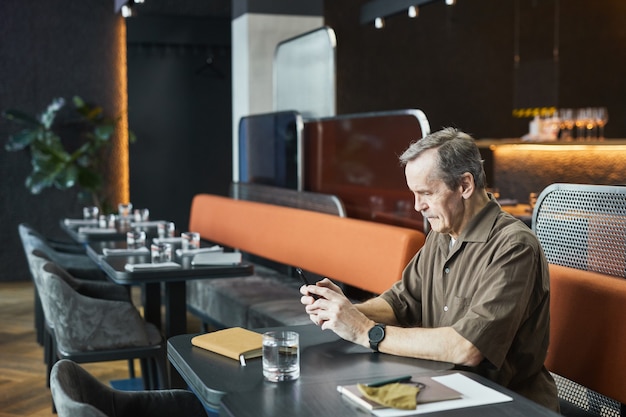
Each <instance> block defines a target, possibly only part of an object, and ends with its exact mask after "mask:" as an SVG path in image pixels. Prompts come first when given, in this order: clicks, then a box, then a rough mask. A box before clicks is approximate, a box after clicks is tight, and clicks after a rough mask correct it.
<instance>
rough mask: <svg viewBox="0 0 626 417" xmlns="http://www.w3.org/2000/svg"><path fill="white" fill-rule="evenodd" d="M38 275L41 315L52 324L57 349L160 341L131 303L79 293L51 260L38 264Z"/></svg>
mask: <svg viewBox="0 0 626 417" xmlns="http://www.w3.org/2000/svg"><path fill="white" fill-rule="evenodd" d="M38 277H39V280H40V283H41V287H38V290H39V296H40V297H41V300H42V307H43V310H44V316H45V317H46V320H47V321H48V322H50V323H51V324H52V326H53V327H54V333H55V340H56V343H57V347H58V350H59V351H62V352H66V353H68V354H69V353H75V352H87V351H96V350H107V349H121V348H126V347H134V346H137V347H139V346H148V345H151V344H156V343H158V342H159V341H158V340H154V339H155V338H154V337H152V335H150V334H148V330H147V328H146V325H145V322H144V321H143V319H142V318H141V316H140V315H139V312H138V311H137V309H136V308H135V307H134V306H133V305H132V304H131V303H130V302H127V301H117V300H105V299H100V298H93V297H89V296H86V295H83V294H81V293H79V292H78V291H76V289H74V288H73V287H72V286H71V285H70V284H69V283H68V282H66V280H65V279H64V278H63V276H62V273H61V271H60V270H59V268H58V266H56V265H55V264H54V263H52V262H46V263H44V264H41V265H40V271H39V273H38Z"/></svg>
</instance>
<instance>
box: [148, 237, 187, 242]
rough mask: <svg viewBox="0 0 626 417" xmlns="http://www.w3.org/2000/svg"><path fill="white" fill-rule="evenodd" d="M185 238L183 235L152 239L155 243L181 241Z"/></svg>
mask: <svg viewBox="0 0 626 417" xmlns="http://www.w3.org/2000/svg"><path fill="white" fill-rule="evenodd" d="M182 240H183V238H182V237H180V236H178V237H155V238H154V239H152V241H153V242H154V243H180V242H181V241H182Z"/></svg>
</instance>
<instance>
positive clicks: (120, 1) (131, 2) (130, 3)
mask: <svg viewBox="0 0 626 417" xmlns="http://www.w3.org/2000/svg"><path fill="white" fill-rule="evenodd" d="M144 2H145V0H115V3H114V10H115V13H121V14H122V16H123V17H131V16H133V14H134V13H133V7H134V6H135V5H137V4H143V3H144Z"/></svg>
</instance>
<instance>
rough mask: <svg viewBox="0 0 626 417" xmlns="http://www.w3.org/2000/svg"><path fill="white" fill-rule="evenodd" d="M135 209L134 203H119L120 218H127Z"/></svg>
mask: <svg viewBox="0 0 626 417" xmlns="http://www.w3.org/2000/svg"><path fill="white" fill-rule="evenodd" d="M132 211H133V203H119V204H118V205H117V214H119V216H120V218H123V219H127V218H129V217H130V214H131V213H132Z"/></svg>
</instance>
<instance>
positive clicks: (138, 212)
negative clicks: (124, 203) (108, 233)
mask: <svg viewBox="0 0 626 417" xmlns="http://www.w3.org/2000/svg"><path fill="white" fill-rule="evenodd" d="M133 217H134V218H135V221H136V222H147V221H148V220H150V210H148V209H147V208H142V209H135V210H134V211H133Z"/></svg>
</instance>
